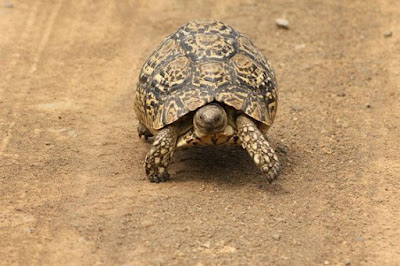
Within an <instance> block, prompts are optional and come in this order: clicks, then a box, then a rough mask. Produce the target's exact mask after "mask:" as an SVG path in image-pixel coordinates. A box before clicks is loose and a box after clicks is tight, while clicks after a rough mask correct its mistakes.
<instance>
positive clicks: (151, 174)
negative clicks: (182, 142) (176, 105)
mask: <svg viewBox="0 0 400 266" xmlns="http://www.w3.org/2000/svg"><path fill="white" fill-rule="evenodd" d="M177 139H178V128H177V127H176V126H174V125H171V126H168V127H166V128H163V129H161V130H160V131H159V132H158V133H157V135H156V137H155V139H154V142H153V143H152V145H151V148H150V151H149V152H148V153H147V155H146V160H145V168H146V175H147V177H148V178H149V181H150V182H156V183H159V182H165V181H167V180H168V178H169V174H168V172H167V167H168V165H169V162H170V160H171V157H172V155H173V153H174V150H175V147H176V141H177Z"/></svg>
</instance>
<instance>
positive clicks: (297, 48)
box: [294, 43, 306, 50]
mask: <svg viewBox="0 0 400 266" xmlns="http://www.w3.org/2000/svg"><path fill="white" fill-rule="evenodd" d="M305 47H306V44H304V43H303V44H298V45H295V46H294V49H296V50H300V49H304V48H305Z"/></svg>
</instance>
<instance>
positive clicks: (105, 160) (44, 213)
mask: <svg viewBox="0 0 400 266" xmlns="http://www.w3.org/2000/svg"><path fill="white" fill-rule="evenodd" d="M274 2H275V3H274ZM1 4H2V5H1V7H0V32H1V34H0V59H1V62H2V64H1V66H0V264H20V265H26V264H35V265H38V264H47V265H49V264H50V265H54V264H70V265H74V264H83V265H91V264H107V265H110V264H125V265H148V264H166V265H174V264H175V265H178V264H190V265H193V264H197V265H209V264H223V265H230V264H258V265H260V264H269V265H322V264H330V265H332V264H333V265H343V264H345V263H351V265H400V218H399V217H400V152H399V142H400V128H399V127H400V104H399V101H400V88H399V84H400V82H399V81H400V2H399V1H383V0H379V1H373V0H370V1H361V0H360V1H343V0H342V1H336V0H329V1H328V0H326V1H312V0H309V1H293V0H282V1H256V0H248V1H211V0H210V1H179V0H176V1H114V2H111V1H105V0H104V1H90V0H82V1H62V0H54V1H50V0H48V1H47V0H37V1H13V2H12V4H13V7H11V6H10V3H9V2H5V1H1ZM199 17H213V18H216V19H220V20H223V21H225V22H227V23H228V24H230V25H232V26H233V27H235V28H236V29H238V30H239V31H241V32H243V33H245V34H247V35H248V36H249V37H250V38H251V39H252V40H253V42H254V43H255V44H256V45H257V46H258V47H259V48H260V49H261V50H262V51H263V52H264V53H265V54H266V55H267V56H268V57H269V59H270V61H271V63H272V64H273V66H274V68H275V70H276V74H277V77H278V82H279V84H280V102H279V104H280V105H279V110H278V116H277V120H276V121H275V124H274V126H273V127H272V129H271V131H270V138H271V140H272V143H273V145H274V147H276V149H277V151H278V155H279V157H280V158H281V160H282V161H283V163H284V168H283V171H282V173H281V175H280V177H279V179H278V180H277V181H276V182H275V183H273V184H272V185H270V184H268V182H266V180H265V179H264V178H263V176H262V175H261V174H260V173H259V172H258V171H257V169H256V167H255V166H254V165H253V163H252V162H251V160H250V159H249V157H248V156H247V154H246V152H245V151H243V150H242V149H240V148H236V147H218V148H213V147H206V148H202V149H199V148H198V149H188V150H182V151H179V152H177V154H176V155H175V156H174V159H173V163H172V165H171V167H170V173H171V174H172V180H171V181H169V182H167V183H162V184H152V183H149V182H148V181H147V180H146V178H145V174H144V168H143V159H144V156H145V154H146V152H147V151H148V149H149V143H146V142H144V141H143V140H141V139H139V138H138V136H137V133H136V125H137V122H136V120H135V116H134V114H133V108H132V95H133V90H134V84H135V83H136V79H137V76H138V72H139V70H140V67H141V66H142V64H143V63H144V60H145V59H146V58H147V56H148V55H149V54H150V52H151V51H152V50H153V49H154V48H155V47H156V46H157V45H158V44H159V43H160V42H161V41H162V39H163V38H164V37H165V36H167V35H168V34H170V33H171V32H173V31H174V30H175V29H177V27H178V26H180V25H182V24H184V23H186V22H187V21H189V20H191V19H194V18H199ZM279 17H286V18H288V19H289V21H290V29H289V30H284V29H279V28H277V27H276V25H275V22H274V21H275V19H276V18H279ZM386 31H392V32H393V35H392V36H391V37H385V36H384V33H385V32H386Z"/></svg>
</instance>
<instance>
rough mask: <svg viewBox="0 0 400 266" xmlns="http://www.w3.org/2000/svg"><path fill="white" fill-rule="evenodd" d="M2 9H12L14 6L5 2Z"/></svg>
mask: <svg viewBox="0 0 400 266" xmlns="http://www.w3.org/2000/svg"><path fill="white" fill-rule="evenodd" d="M4 7H5V8H14V4H13V3H10V2H5V3H4Z"/></svg>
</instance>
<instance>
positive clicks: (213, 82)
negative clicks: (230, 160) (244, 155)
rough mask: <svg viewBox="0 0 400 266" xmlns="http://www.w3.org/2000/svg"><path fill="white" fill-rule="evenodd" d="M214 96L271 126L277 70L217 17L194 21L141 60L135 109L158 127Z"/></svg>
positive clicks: (148, 124) (150, 125)
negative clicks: (143, 61) (146, 58)
mask: <svg viewBox="0 0 400 266" xmlns="http://www.w3.org/2000/svg"><path fill="white" fill-rule="evenodd" d="M212 101H218V102H221V103H225V104H227V105H229V106H232V107H234V108H235V109H237V110H239V111H243V112H244V113H246V114H247V115H249V116H250V117H252V118H254V119H256V120H258V121H260V122H262V123H263V124H265V125H267V126H270V125H271V124H272V122H273V120H274V118H275V114H276V108H277V84H276V80H275V74H274V72H273V70H272V68H271V66H270V64H269V62H268V60H267V59H266V58H265V57H264V55H263V54H262V53H261V52H260V51H259V50H258V49H257V48H256V47H255V46H254V45H253V44H252V43H251V41H250V40H249V39H248V38H247V37H245V36H244V35H242V34H241V33H239V32H237V31H235V30H234V29H233V28H232V27H230V26H228V25H226V24H225V23H223V22H220V21H214V20H195V21H192V22H189V23H188V24H186V25H184V26H182V27H181V28H179V29H178V31H177V32H175V33H174V34H172V35H170V36H169V37H168V38H167V39H166V40H165V41H164V42H163V43H162V44H161V45H160V46H159V47H158V48H157V49H156V51H154V52H153V54H152V55H151V56H150V57H149V59H148V60H147V61H146V63H145V64H144V66H143V68H142V71H141V73H140V77H139V82H138V85H137V90H136V94H135V111H136V114H137V117H138V119H139V120H140V121H141V122H142V123H143V124H144V125H145V126H146V127H147V128H148V129H150V130H152V131H156V130H158V129H161V128H162V127H164V126H166V125H169V124H171V123H173V122H175V121H177V120H178V119H179V118H181V117H183V116H184V115H185V114H187V113H189V112H191V111H194V110H196V109H197V108H199V107H201V106H203V105H205V104H207V103H210V102H212Z"/></svg>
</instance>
